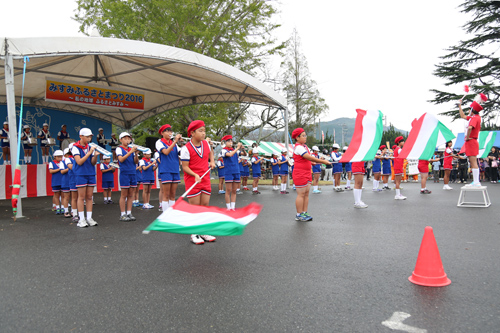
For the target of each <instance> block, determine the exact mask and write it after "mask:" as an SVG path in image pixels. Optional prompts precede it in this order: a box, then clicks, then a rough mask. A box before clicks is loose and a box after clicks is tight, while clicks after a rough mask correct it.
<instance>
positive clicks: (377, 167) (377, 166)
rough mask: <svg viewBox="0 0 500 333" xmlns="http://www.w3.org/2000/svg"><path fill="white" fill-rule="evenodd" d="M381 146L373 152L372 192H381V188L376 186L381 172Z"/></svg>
mask: <svg viewBox="0 0 500 333" xmlns="http://www.w3.org/2000/svg"><path fill="white" fill-rule="evenodd" d="M382 147H385V146H380V148H379V150H378V151H377V153H376V154H375V158H374V159H373V163H372V164H373V167H372V172H373V189H372V191H373V192H381V191H382V190H381V189H379V188H378V185H379V184H380V178H381V173H382V163H381V162H380V159H381V158H382Z"/></svg>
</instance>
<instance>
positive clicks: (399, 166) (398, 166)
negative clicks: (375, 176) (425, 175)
mask: <svg viewBox="0 0 500 333" xmlns="http://www.w3.org/2000/svg"><path fill="white" fill-rule="evenodd" d="M394 142H396V145H397V147H396V148H395V149H394V177H395V178H394V183H395V184H396V196H395V197H394V199H395V200H405V199H406V197H405V196H403V195H401V188H400V185H401V178H402V176H403V164H404V159H402V158H398V156H399V154H400V153H401V150H402V149H403V145H404V144H405V140H404V139H403V137H402V136H398V137H397V138H396V139H395V140H394Z"/></svg>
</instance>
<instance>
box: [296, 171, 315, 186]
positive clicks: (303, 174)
mask: <svg viewBox="0 0 500 333" xmlns="http://www.w3.org/2000/svg"><path fill="white" fill-rule="evenodd" d="M292 176H293V183H294V184H295V187H306V186H307V185H309V184H311V182H312V176H311V170H306V169H298V168H297V167H295V168H293V174H292Z"/></svg>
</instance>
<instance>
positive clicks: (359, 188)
mask: <svg viewBox="0 0 500 333" xmlns="http://www.w3.org/2000/svg"><path fill="white" fill-rule="evenodd" d="M351 169H352V174H353V175H354V191H353V194H354V208H366V207H368V205H367V204H365V203H364V202H363V201H361V193H363V178H364V176H365V172H366V170H365V162H352V163H351Z"/></svg>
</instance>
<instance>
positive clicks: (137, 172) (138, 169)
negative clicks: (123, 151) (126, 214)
mask: <svg viewBox="0 0 500 333" xmlns="http://www.w3.org/2000/svg"><path fill="white" fill-rule="evenodd" d="M138 158H139V157H138ZM140 161H141V160H139V163H137V164H136V166H135V179H137V188H136V189H135V195H134V201H132V207H141V206H142V205H141V204H140V203H139V191H140V187H141V184H142V167H141V163H140ZM142 194H143V195H144V187H143V188H142Z"/></svg>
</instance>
